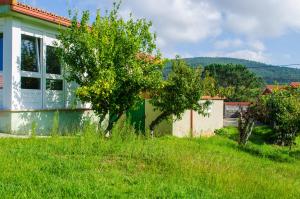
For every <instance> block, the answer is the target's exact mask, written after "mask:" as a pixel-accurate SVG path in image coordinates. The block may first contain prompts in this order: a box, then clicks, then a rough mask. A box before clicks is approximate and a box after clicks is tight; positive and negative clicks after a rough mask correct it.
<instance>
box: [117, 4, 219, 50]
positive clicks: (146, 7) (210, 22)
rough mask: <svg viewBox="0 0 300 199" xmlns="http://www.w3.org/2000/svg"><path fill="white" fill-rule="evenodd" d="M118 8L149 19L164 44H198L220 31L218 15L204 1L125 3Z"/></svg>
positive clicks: (216, 11)
mask: <svg viewBox="0 0 300 199" xmlns="http://www.w3.org/2000/svg"><path fill="white" fill-rule="evenodd" d="M122 8H123V9H124V10H126V11H127V12H128V11H131V12H133V13H134V15H135V16H137V17H143V18H147V19H148V20H151V21H152V22H153V26H154V29H155V31H156V32H157V34H158V35H159V36H160V37H161V38H162V39H163V40H164V41H166V42H167V43H168V44H170V43H175V42H176V43H177V42H191V43H194V42H199V41H200V40H202V39H205V38H207V37H211V36H215V35H218V34H219V33H220V32H221V29H220V23H221V14H220V13H219V12H218V10H216V9H215V8H214V7H213V6H211V4H210V3H209V2H208V1H206V0H200V1H199V0H143V1H141V0H127V1H126V0H125V1H124V5H123V6H122Z"/></svg>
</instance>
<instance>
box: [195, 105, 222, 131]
mask: <svg viewBox="0 0 300 199" xmlns="http://www.w3.org/2000/svg"><path fill="white" fill-rule="evenodd" d="M203 102H205V101H201V102H200V103H203ZM211 102H212V104H211V105H210V108H209V111H208V112H209V115H208V116H203V115H200V114H198V113H197V112H195V111H193V136H195V137H197V136H206V135H212V134H213V133H214V131H215V130H216V129H221V128H223V111H224V108H223V107H224V101H223V100H212V101H211Z"/></svg>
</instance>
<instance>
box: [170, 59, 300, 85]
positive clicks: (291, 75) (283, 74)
mask: <svg viewBox="0 0 300 199" xmlns="http://www.w3.org/2000/svg"><path fill="white" fill-rule="evenodd" d="M185 60H186V62H187V63H188V64H189V65H191V66H192V67H197V66H199V65H201V66H207V65H209V64H213V63H216V64H241V65H245V66H246V67H248V68H249V70H251V71H253V72H254V73H255V74H256V75H258V76H260V77H262V78H263V79H264V80H265V82H266V83H267V84H274V83H275V82H277V83H279V84H289V83H290V82H300V69H296V68H288V67H281V66H275V65H268V64H264V63H260V62H256V61H249V60H245V59H235V58H225V57H195V58H186V59H185ZM168 71H170V64H168V65H167V66H166V68H165V72H166V73H168Z"/></svg>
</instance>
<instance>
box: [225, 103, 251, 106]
mask: <svg viewBox="0 0 300 199" xmlns="http://www.w3.org/2000/svg"><path fill="white" fill-rule="evenodd" d="M224 104H225V105H226V106H250V105H251V102H224Z"/></svg>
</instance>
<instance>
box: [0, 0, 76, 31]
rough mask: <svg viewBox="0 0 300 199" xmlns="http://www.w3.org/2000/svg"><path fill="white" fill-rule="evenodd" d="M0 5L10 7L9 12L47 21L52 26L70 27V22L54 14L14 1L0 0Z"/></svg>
mask: <svg viewBox="0 0 300 199" xmlns="http://www.w3.org/2000/svg"><path fill="white" fill-rule="evenodd" d="M0 5H10V8H11V11H13V12H17V13H20V14H23V15H27V16H30V17H34V18H37V19H41V20H44V21H48V22H51V23H54V24H58V25H62V26H70V25H71V21H70V20H69V19H68V18H65V17H62V16H58V15H56V14H54V13H51V12H47V11H45V10H42V9H38V8H34V7H32V6H28V5H25V4H22V3H19V2H17V1H16V0H0Z"/></svg>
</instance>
